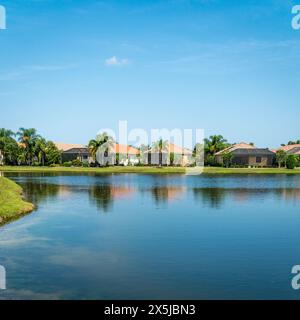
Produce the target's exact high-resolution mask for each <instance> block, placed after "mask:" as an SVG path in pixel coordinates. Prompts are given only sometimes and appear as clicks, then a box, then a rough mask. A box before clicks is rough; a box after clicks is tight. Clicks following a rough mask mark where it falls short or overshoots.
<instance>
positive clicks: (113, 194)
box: [88, 184, 134, 212]
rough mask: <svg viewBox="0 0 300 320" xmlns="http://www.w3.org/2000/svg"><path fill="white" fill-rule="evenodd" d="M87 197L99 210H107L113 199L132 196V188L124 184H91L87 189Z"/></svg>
mask: <svg viewBox="0 0 300 320" xmlns="http://www.w3.org/2000/svg"><path fill="white" fill-rule="evenodd" d="M88 193H89V199H90V202H91V203H92V204H95V205H96V207H97V208H98V209H99V210H100V211H104V212H108V211H109V210H110V209H111V207H112V205H113V202H114V200H118V199H127V198H129V197H131V196H132V194H133V193H134V189H133V188H131V187H126V186H115V185H109V184H106V185H92V186H91V187H90V188H89V189H88Z"/></svg>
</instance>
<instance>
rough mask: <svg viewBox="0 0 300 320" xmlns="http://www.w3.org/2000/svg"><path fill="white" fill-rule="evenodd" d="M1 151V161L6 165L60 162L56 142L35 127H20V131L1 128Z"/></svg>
mask: <svg viewBox="0 0 300 320" xmlns="http://www.w3.org/2000/svg"><path fill="white" fill-rule="evenodd" d="M0 153H1V155H0V157H1V158H0V163H2V164H4V165H27V166H32V165H36V166H38V165H41V166H46V165H47V166H49V165H52V164H55V163H59V162H60V152H59V150H58V149H57V148H56V146H55V144H54V143H53V142H52V141H47V140H46V139H45V138H43V137H42V136H40V135H39V134H38V133H37V131H36V129H33V128H30V129H25V128H20V129H19V131H18V132H13V131H11V130H7V129H4V128H1V129H0Z"/></svg>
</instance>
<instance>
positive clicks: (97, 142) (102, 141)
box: [88, 132, 115, 162]
mask: <svg viewBox="0 0 300 320" xmlns="http://www.w3.org/2000/svg"><path fill="white" fill-rule="evenodd" d="M114 144H115V141H114V139H113V138H112V137H111V136H109V135H108V134H107V133H106V132H103V133H102V134H99V135H98V136H97V137H96V139H93V140H90V142H89V145H88V148H89V152H90V154H91V156H92V157H93V159H94V161H95V162H96V155H97V152H98V151H102V152H103V153H105V152H107V153H108V152H109V150H110V149H112V148H113V146H114Z"/></svg>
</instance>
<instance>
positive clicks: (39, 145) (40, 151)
mask: <svg viewBox="0 0 300 320" xmlns="http://www.w3.org/2000/svg"><path fill="white" fill-rule="evenodd" d="M47 147H48V145H47V141H46V139H44V138H40V139H38V140H37V141H36V143H35V146H34V153H35V154H36V156H37V157H38V160H39V163H40V164H41V165H42V166H45V162H46V154H47Z"/></svg>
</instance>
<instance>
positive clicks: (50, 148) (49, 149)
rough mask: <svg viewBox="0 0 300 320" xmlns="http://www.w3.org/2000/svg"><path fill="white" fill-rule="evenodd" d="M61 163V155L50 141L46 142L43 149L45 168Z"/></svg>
mask: <svg viewBox="0 0 300 320" xmlns="http://www.w3.org/2000/svg"><path fill="white" fill-rule="evenodd" d="M60 161H61V154H60V152H59V150H58V148H57V147H56V145H55V143H54V142H52V141H47V143H46V148H45V162H46V165H47V166H50V165H51V164H57V163H60Z"/></svg>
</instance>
